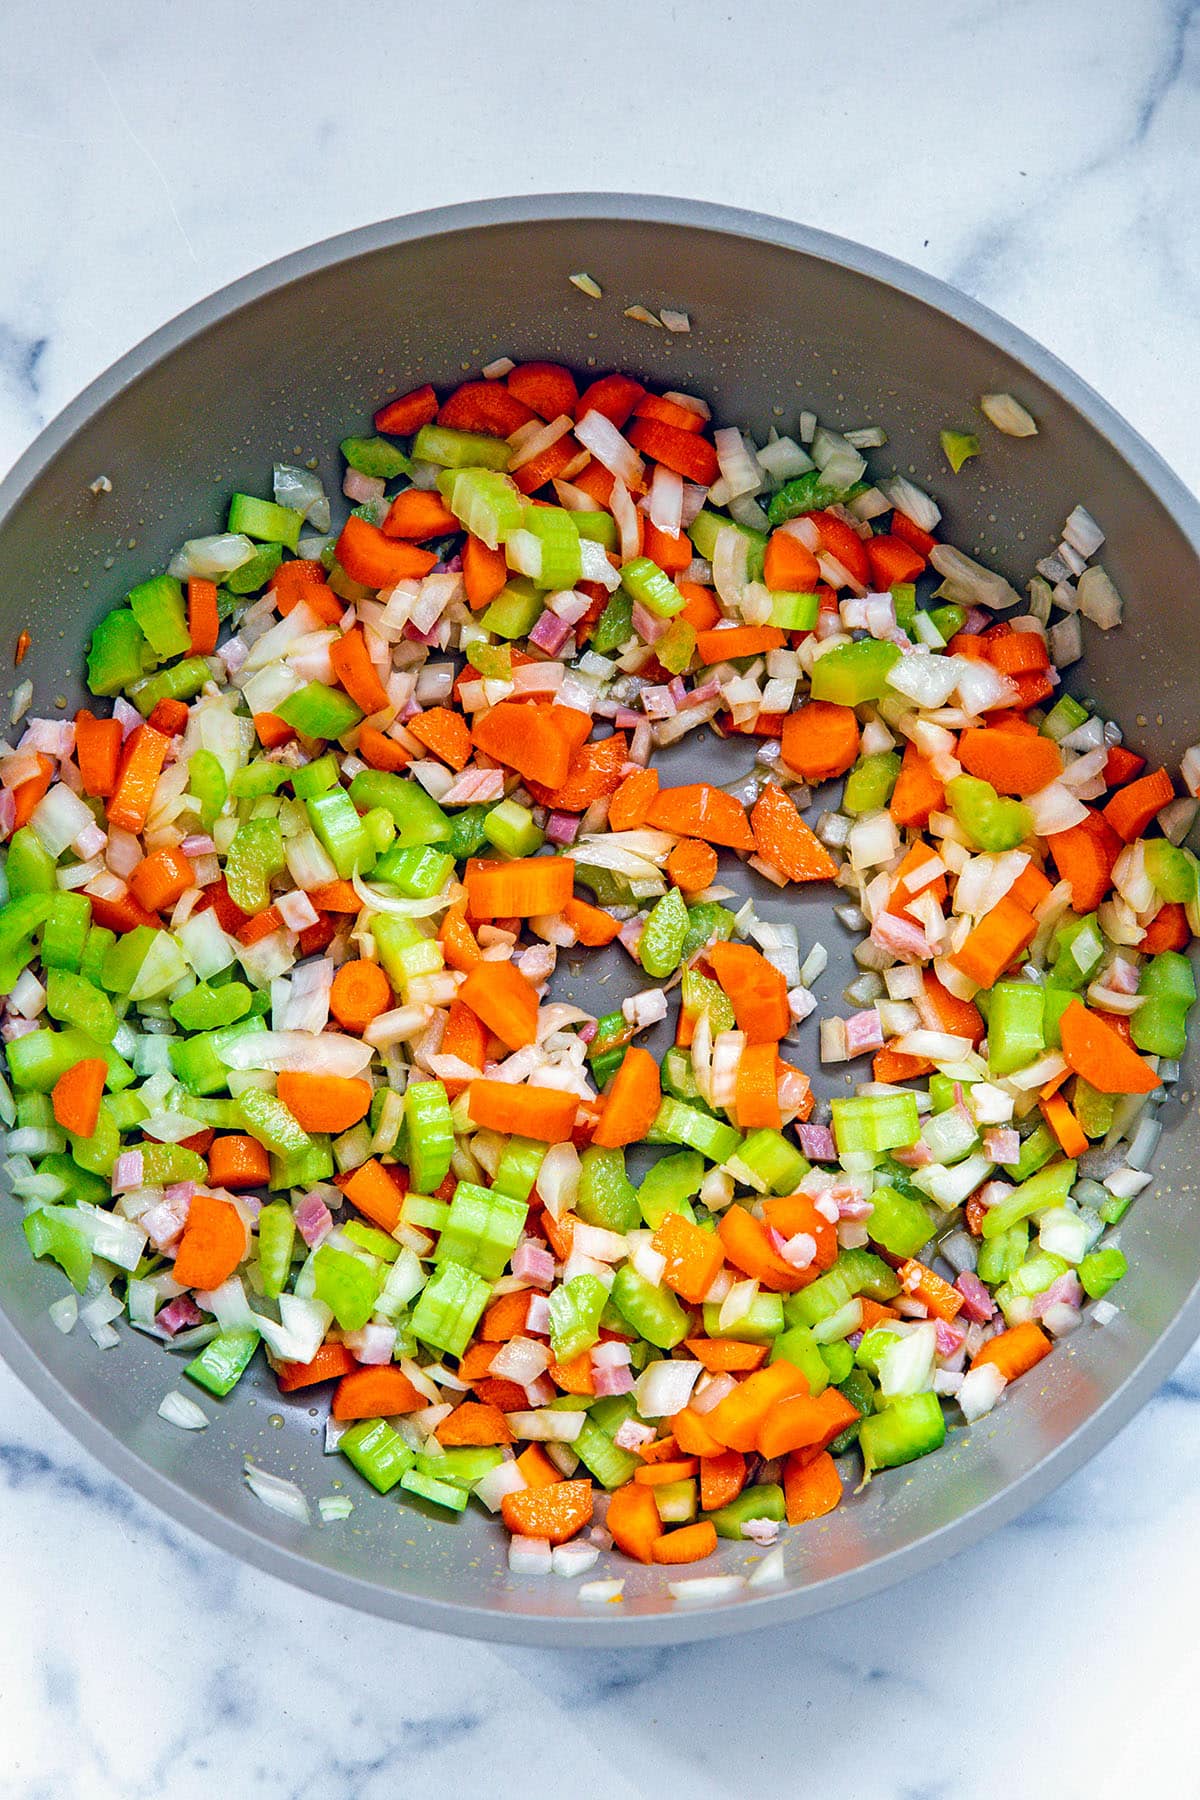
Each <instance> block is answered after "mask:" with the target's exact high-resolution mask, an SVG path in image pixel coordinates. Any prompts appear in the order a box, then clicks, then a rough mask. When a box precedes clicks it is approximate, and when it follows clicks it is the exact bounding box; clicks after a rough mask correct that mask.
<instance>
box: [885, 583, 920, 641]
mask: <svg viewBox="0 0 1200 1800" xmlns="http://www.w3.org/2000/svg"><path fill="white" fill-rule="evenodd" d="M891 596H892V609H893V611H894V612H895V614H896V623H897V625H898V626H899V627H900V629H901V631H903V632H906V633H907V634H908V636H909V637H911V636H912V635H913V632H912V624H913V620H914V619H915V618H916V616H917V590H916V588H915V586H914V585H913V583H912V582H911V581H896V582H893V583H892V587H891Z"/></svg>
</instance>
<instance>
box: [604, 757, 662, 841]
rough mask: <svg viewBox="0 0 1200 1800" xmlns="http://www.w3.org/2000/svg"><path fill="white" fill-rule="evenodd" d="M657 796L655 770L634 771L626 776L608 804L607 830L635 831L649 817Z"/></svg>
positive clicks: (656, 774) (656, 772)
mask: <svg viewBox="0 0 1200 1800" xmlns="http://www.w3.org/2000/svg"><path fill="white" fill-rule="evenodd" d="M657 794H658V770H657V769H636V770H635V771H634V772H633V774H631V775H627V776H626V777H625V779H624V781H623V782H622V783H621V785H620V787H619V788H617V790H616V792H615V793H614V794H613V797H612V800H611V802H610V804H609V808H608V825H609V830H610V831H636V830H637V828H638V827H639V826H640V825H644V824H645V823H646V820H647V818H648V817H649V816H650V808H651V806H652V805H653V804H654V801H655V798H656V796H657Z"/></svg>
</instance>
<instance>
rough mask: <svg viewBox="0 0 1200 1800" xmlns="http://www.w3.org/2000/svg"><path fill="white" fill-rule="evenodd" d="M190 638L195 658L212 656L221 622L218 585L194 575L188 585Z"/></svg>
mask: <svg viewBox="0 0 1200 1800" xmlns="http://www.w3.org/2000/svg"><path fill="white" fill-rule="evenodd" d="M187 616H188V636H189V637H190V638H191V640H192V655H193V656H211V655H212V653H213V651H214V650H215V649H216V647H217V633H218V632H219V631H220V629H221V621H220V619H219V618H218V616H217V584H216V582H215V581H204V580H202V579H201V578H200V577H199V576H196V575H193V576H192V578H191V580H190V581H189V582H188V585H187Z"/></svg>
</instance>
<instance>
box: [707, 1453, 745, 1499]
mask: <svg viewBox="0 0 1200 1800" xmlns="http://www.w3.org/2000/svg"><path fill="white" fill-rule="evenodd" d="M745 1485H746V1459H745V1457H744V1456H743V1455H742V1453H741V1451H740V1450H722V1452H721V1454H720V1455H719V1456H702V1457H701V1458H700V1505H701V1507H702V1509H703V1510H704V1511H705V1512H716V1511H717V1509H718V1508H719V1507H722V1506H728V1505H729V1503H730V1501H731V1500H736V1499H737V1497H738V1495H739V1494H740V1493H741V1491H742V1489H743V1488H744V1487H745Z"/></svg>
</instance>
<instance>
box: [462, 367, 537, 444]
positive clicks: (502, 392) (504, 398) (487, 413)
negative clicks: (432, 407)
mask: <svg viewBox="0 0 1200 1800" xmlns="http://www.w3.org/2000/svg"><path fill="white" fill-rule="evenodd" d="M536 418H537V414H536V413H535V412H534V410H533V408H532V407H531V406H526V404H525V402H524V401H523V400H518V398H517V396H516V395H515V394H510V393H509V391H508V389H507V388H506V387H505V386H504V384H503V382H500V381H464V382H463V384H462V386H461V387H457V388H455V390H454V392H453V393H452V394H451V395H450V397H449V398H448V399H446V400H443V402H442V404H441V406H440V407H439V408H438V416H437V422H438V424H439V425H447V426H449V427H450V429H451V430H452V431H481V432H483V433H484V434H485V435H486V436H488V437H502V438H506V437H511V436H512V434H513V432H514V431H519V430H520V429H521V426H522V425H528V423H529V421H530V419H536Z"/></svg>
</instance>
